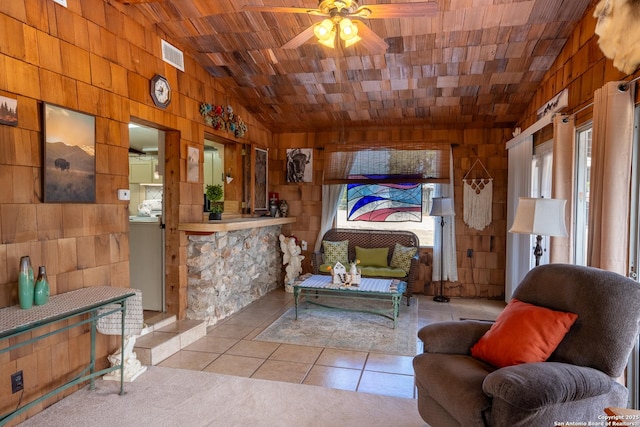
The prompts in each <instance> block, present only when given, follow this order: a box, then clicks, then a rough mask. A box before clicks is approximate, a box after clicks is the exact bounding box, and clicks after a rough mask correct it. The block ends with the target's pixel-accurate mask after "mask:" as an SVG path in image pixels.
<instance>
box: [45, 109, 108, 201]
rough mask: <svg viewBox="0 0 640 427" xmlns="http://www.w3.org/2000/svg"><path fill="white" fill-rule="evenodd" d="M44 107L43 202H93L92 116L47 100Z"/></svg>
mask: <svg viewBox="0 0 640 427" xmlns="http://www.w3.org/2000/svg"><path fill="white" fill-rule="evenodd" d="M43 110H44V111H43V117H44V126H43V129H44V164H43V170H44V172H43V187H44V190H43V198H44V201H45V202H48V203H95V201H96V119H95V117H93V116H91V115H88V114H84V113H79V112H77V111H72V110H69V109H66V108H63V107H59V106H56V105H52V104H46V103H45V104H43Z"/></svg>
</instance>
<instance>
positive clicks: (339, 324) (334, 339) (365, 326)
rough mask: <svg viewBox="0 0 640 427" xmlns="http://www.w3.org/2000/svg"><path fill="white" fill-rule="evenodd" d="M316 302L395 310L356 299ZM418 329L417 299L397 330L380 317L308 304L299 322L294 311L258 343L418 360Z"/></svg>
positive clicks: (404, 310) (302, 307) (402, 314)
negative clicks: (357, 351)
mask: <svg viewBox="0 0 640 427" xmlns="http://www.w3.org/2000/svg"><path fill="white" fill-rule="evenodd" d="M316 301H317V302H321V303H325V304H330V305H336V306H342V307H343V308H348V309H354V308H369V309H373V308H376V309H379V308H381V307H384V308H388V307H387V306H389V307H390V306H391V303H390V302H385V303H384V304H386V305H382V304H383V303H381V302H380V301H378V302H373V301H372V302H370V301H362V300H353V299H335V298H324V299H323V298H322V297H320V298H319V299H317V300H316ZM417 328H418V301H417V299H416V300H415V301H413V302H412V304H411V306H410V307H407V305H406V304H404V303H403V304H401V305H400V316H399V317H398V325H397V326H396V328H395V329H393V320H391V319H388V318H386V317H382V316H379V315H376V314H371V313H360V312H355V311H345V310H335V309H328V308H324V307H320V306H316V305H313V304H309V306H308V308H306V304H304V303H301V304H300V307H299V308H298V320H295V307H292V308H290V309H289V310H287V311H286V312H285V313H284V314H283V315H282V316H280V317H279V318H278V319H277V320H276V321H274V322H273V323H272V324H271V325H269V326H268V327H267V328H266V329H265V330H264V331H263V332H261V333H260V334H259V335H258V336H257V337H256V338H255V340H258V341H271V342H279V343H287V344H298V345H305V346H317V347H329V348H339V349H351V350H359V351H367V352H375V353H385V354H398V355H403V356H415V354H416V345H417V344H416V342H417Z"/></svg>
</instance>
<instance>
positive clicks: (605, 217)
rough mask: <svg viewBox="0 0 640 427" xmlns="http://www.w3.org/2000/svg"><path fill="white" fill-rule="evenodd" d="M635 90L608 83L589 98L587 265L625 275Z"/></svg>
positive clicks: (631, 86)
mask: <svg viewBox="0 0 640 427" xmlns="http://www.w3.org/2000/svg"><path fill="white" fill-rule="evenodd" d="M633 92H634V90H633V85H629V84H627V83H625V82H609V83H607V84H605V85H604V86H603V87H602V88H601V89H598V90H596V91H595V94H594V98H593V140H592V146H591V152H592V157H591V158H592V165H591V179H590V189H589V192H590V194H589V225H588V240H587V265H590V266H592V267H598V268H602V269H604V270H609V271H614V272H616V273H619V274H622V275H624V276H626V275H627V273H628V271H627V266H628V258H627V251H628V242H629V207H630V206H629V203H630V185H631V184H630V182H631V157H632V154H633V100H634V93H633Z"/></svg>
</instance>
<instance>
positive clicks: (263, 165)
mask: <svg viewBox="0 0 640 427" xmlns="http://www.w3.org/2000/svg"><path fill="white" fill-rule="evenodd" d="M268 159H269V153H268V151H267V150H263V149H261V148H256V176H255V181H254V183H255V196H254V198H255V204H254V209H255V210H266V209H268V208H269V206H268V204H267V203H268V199H267V197H268V195H267V170H268V168H267V162H268Z"/></svg>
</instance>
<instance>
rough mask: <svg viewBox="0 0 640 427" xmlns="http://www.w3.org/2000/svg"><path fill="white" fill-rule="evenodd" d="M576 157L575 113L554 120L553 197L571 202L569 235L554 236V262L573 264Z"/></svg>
mask: <svg viewBox="0 0 640 427" xmlns="http://www.w3.org/2000/svg"><path fill="white" fill-rule="evenodd" d="M575 159H576V122H575V118H574V116H564V115H557V116H555V117H554V119H553V170H552V175H553V178H552V188H551V197H552V198H554V199H565V200H566V201H567V205H566V208H565V213H564V223H565V225H566V226H567V233H568V234H569V236H567V237H551V242H550V245H549V261H550V262H552V263H564V264H572V263H573V236H574V230H573V222H574V219H573V216H574V214H573V211H574V206H573V201H574V197H575V186H574V177H575V176H576V171H575Z"/></svg>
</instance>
